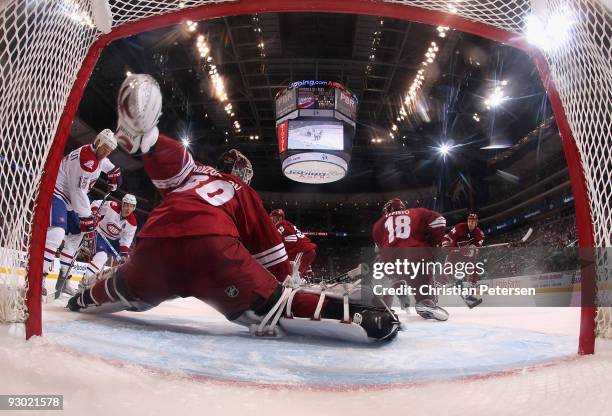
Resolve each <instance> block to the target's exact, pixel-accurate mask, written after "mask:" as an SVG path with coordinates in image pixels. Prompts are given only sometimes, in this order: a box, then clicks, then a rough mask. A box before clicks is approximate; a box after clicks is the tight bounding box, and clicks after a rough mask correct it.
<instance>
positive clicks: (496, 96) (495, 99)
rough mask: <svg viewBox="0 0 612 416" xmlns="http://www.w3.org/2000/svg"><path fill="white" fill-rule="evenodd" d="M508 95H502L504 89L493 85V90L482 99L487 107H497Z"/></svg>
mask: <svg viewBox="0 0 612 416" xmlns="http://www.w3.org/2000/svg"><path fill="white" fill-rule="evenodd" d="M507 99H508V97H506V96H504V90H503V89H502V88H500V87H495V89H494V90H493V92H491V94H489V96H488V97H487V98H486V99H485V100H484V105H485V106H486V107H487V109H490V108H491V107H492V108H495V107H499V106H500V105H501V104H502V103H503V102H504V101H506V100H507Z"/></svg>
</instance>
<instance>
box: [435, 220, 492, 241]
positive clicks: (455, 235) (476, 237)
mask: <svg viewBox="0 0 612 416" xmlns="http://www.w3.org/2000/svg"><path fill="white" fill-rule="evenodd" d="M484 239H485V236H484V233H483V232H482V230H481V229H480V228H478V215H476V214H474V213H471V214H469V215H468V217H467V221H466V222H460V223H459V224H456V225H455V226H454V227H453V229H452V230H451V231H450V232H449V233H448V234H446V236H444V241H443V242H442V246H443V247H482V243H484Z"/></svg>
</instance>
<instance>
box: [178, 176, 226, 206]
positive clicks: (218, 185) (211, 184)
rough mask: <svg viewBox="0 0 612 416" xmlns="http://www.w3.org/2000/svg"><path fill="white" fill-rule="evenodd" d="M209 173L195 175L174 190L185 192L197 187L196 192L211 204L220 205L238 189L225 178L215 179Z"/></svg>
mask: <svg viewBox="0 0 612 416" xmlns="http://www.w3.org/2000/svg"><path fill="white" fill-rule="evenodd" d="M210 179H211V177H210V176H208V175H203V174H202V175H193V176H192V177H191V178H189V181H188V182H187V183H186V184H185V185H183V186H181V187H180V188H177V189H175V190H174V191H173V192H185V191H189V190H190V189H194V188H195V192H196V193H197V194H198V195H199V196H200V197H201V198H202V199H203V200H204V201H206V202H208V203H209V204H210V205H212V206H215V207H218V206H220V205H223V204H225V203H226V202H228V201H229V200H230V199H232V198H233V197H234V194H235V193H236V191H235V190H234V187H233V186H232V184H231V183H229V182H227V181H224V180H223V179H213V180H210Z"/></svg>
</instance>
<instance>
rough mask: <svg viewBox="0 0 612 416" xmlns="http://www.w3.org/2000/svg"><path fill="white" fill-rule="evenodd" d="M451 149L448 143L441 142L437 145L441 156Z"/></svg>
mask: <svg viewBox="0 0 612 416" xmlns="http://www.w3.org/2000/svg"><path fill="white" fill-rule="evenodd" d="M451 149H452V146H451V145H449V144H448V143H442V144H441V145H440V146H438V153H440V154H441V155H442V156H446V155H448V154H449V153H450V151H451Z"/></svg>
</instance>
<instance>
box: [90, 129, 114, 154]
mask: <svg viewBox="0 0 612 416" xmlns="http://www.w3.org/2000/svg"><path fill="white" fill-rule="evenodd" d="M93 145H94V148H95V149H97V148H98V147H99V146H102V145H106V146H108V147H109V148H110V149H111V150H115V149H116V148H117V140H116V139H115V135H114V134H113V132H112V131H110V130H109V129H104V130H102V131H101V132H100V133H98V135H97V136H96V138H95V139H94V142H93Z"/></svg>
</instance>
